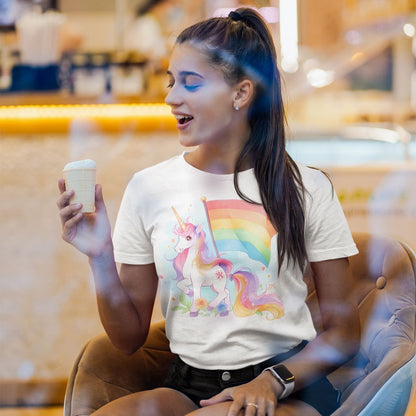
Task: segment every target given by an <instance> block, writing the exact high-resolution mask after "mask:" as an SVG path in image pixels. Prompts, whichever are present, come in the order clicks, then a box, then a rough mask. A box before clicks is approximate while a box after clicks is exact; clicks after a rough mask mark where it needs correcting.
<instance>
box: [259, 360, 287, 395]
mask: <svg viewBox="0 0 416 416" xmlns="http://www.w3.org/2000/svg"><path fill="white" fill-rule="evenodd" d="M265 371H270V372H271V373H272V375H273V377H274V378H275V379H277V380H278V381H279V383H280V384H281V385H282V386H283V392H282V394H281V395H280V396H279V397H278V398H279V399H284V398H286V397H288V396H289V395H290V394H291V393H292V392H293V390H294V388H295V376H294V375H293V374H292V373H291V372H290V371H289V370H288V369H287V367H285V366H284V365H283V364H277V365H274V366H271V367H267V368H265V369H264V370H263V371H262V373H264V372H265Z"/></svg>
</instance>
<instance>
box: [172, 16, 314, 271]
mask: <svg viewBox="0 0 416 416" xmlns="http://www.w3.org/2000/svg"><path fill="white" fill-rule="evenodd" d="M184 42H190V43H192V44H194V45H196V46H197V47H199V48H203V50H204V51H205V52H206V53H207V55H208V56H209V58H210V59H211V61H212V63H213V64H215V65H218V66H220V67H221V69H222V70H223V73H224V77H225V80H226V81H227V82H229V83H230V85H233V84H235V83H238V82H239V81H241V80H242V79H243V78H244V77H248V78H249V79H251V80H252V81H253V83H254V85H255V95H254V99H253V102H252V103H251V105H250V108H249V112H248V121H249V125H250V128H251V132H250V137H249V139H248V140H247V142H246V143H245V144H244V147H243V149H242V151H241V153H240V155H239V157H238V160H237V163H236V166H235V175H234V185H235V188H236V191H237V193H238V195H239V196H240V197H241V198H242V199H244V200H246V201H248V202H251V203H255V202H254V201H252V200H251V199H249V198H248V197H247V196H246V195H244V194H243V192H242V191H241V189H240V187H239V185H238V173H239V172H240V171H241V170H242V167H243V166H245V165H246V164H247V163H248V164H250V165H252V166H253V168H254V173H255V176H256V179H257V182H258V185H259V190H260V196H261V201H262V204H263V206H264V209H265V211H266V213H267V215H268V217H269V219H270V221H271V223H272V224H273V226H274V227H275V229H276V230H277V253H278V264H279V269H280V267H282V265H283V263H284V261H288V262H290V261H293V262H294V263H297V264H299V266H300V267H304V265H305V264H306V261H307V253H306V244H305V230H304V229H305V215H304V194H305V188H304V186H303V183H302V178H301V174H300V172H299V169H298V167H297V165H296V163H295V162H294V161H293V160H292V158H291V157H290V156H289V154H288V153H287V152H286V137H285V126H286V118H285V111H284V106H283V99H282V92H281V80H280V73H279V70H278V66H277V57H276V50H275V47H274V43H273V38H272V36H271V34H270V31H269V29H268V27H267V25H266V23H265V22H264V20H263V18H262V17H261V15H260V14H259V13H257V12H256V11H255V10H253V9H250V8H239V9H237V10H235V11H234V12H231V13H230V15H229V16H228V17H226V18H225V17H222V18H221V17H219V18H211V19H208V20H205V21H203V22H199V23H196V24H195V25H193V26H190V27H189V28H187V29H185V30H184V31H183V32H182V33H181V34H180V35H179V37H178V39H177V43H178V44H181V43H184Z"/></svg>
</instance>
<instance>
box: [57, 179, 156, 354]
mask: <svg viewBox="0 0 416 416" xmlns="http://www.w3.org/2000/svg"><path fill="white" fill-rule="evenodd" d="M58 185H59V189H60V192H61V196H60V198H59V199H58V202H57V205H58V208H59V210H60V217H61V222H62V238H63V239H64V240H65V241H66V242H68V243H70V244H72V245H73V246H74V247H76V248H77V249H78V250H79V251H81V252H82V253H84V254H85V255H87V256H88V258H89V262H90V266H91V270H92V272H93V276H94V283H95V290H96V296H97V305H98V311H99V314H100V319H101V322H102V324H103V327H104V329H105V331H106V332H107V334H108V336H109V338H110V340H111V341H112V343H113V344H114V345H115V346H116V347H117V348H118V349H119V350H121V351H122V352H124V353H126V354H131V353H133V352H135V351H136V350H137V349H138V348H140V346H141V345H142V344H143V343H144V341H145V340H146V337H147V333H148V329H149V325H150V321H151V316H152V310H153V304H154V300H155V297H156V290H157V284H158V278H157V274H156V270H155V266H154V264H147V265H124V264H123V265H121V267H120V274H119V273H118V271H117V267H116V263H115V260H114V254H113V243H112V239H111V227H110V223H109V220H108V216H107V210H106V208H105V204H104V200H103V195H102V190H101V186H100V185H97V186H96V195H95V207H96V209H95V212H94V213H93V214H87V215H84V214H82V213H81V212H80V209H81V205H80V204H70V199H71V197H72V195H73V191H71V190H69V191H66V189H65V183H64V181H63V180H62V179H61V180H59V182H58Z"/></svg>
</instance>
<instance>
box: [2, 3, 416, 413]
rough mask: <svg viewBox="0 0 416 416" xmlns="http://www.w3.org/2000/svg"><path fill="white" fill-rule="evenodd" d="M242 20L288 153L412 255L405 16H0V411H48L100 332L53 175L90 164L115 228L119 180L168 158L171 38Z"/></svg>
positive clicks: (410, 78)
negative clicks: (283, 119) (279, 97)
mask: <svg viewBox="0 0 416 416" xmlns="http://www.w3.org/2000/svg"><path fill="white" fill-rule="evenodd" d="M241 5H248V6H251V7H255V8H257V9H258V10H259V11H260V12H261V13H262V15H263V16H264V17H265V19H266V20H267V21H268V23H269V25H270V29H271V30H272V33H273V36H274V39H275V42H276V48H277V51H278V55H279V65H280V68H281V73H282V77H283V88H284V97H285V101H286V106H287V116H288V125H289V128H288V133H289V143H288V151H289V153H290V154H291V155H292V156H293V157H294V158H295V160H297V161H299V162H302V163H306V164H308V165H313V166H317V167H319V168H323V169H325V170H326V171H327V172H328V173H329V174H330V175H331V178H332V180H333V183H334V186H335V189H336V191H337V194H338V196H339V198H340V200H341V203H342V206H343V208H344V211H345V214H346V216H347V219H348V221H349V224H350V227H351V229H352V230H366V231H370V232H378V233H383V234H388V235H393V236H395V237H397V238H400V239H401V240H403V241H405V242H407V243H408V244H409V245H410V246H411V247H413V248H415V247H416V192H415V190H416V185H415V184H416V170H415V166H416V142H415V134H416V72H415V70H416V66H415V55H416V41H415V33H416V0H297V1H296V0H270V1H267V0H258V1H243V0H241V1H237V0H229V1H227V0H161V1H149V0H88V1H85V0H0V293H1V301H0V351H1V355H0V407H1V406H16V405H38V404H54V403H55V404H59V403H61V402H62V398H63V392H64V389H65V383H66V380H67V377H68V375H69V373H70V370H71V367H72V365H73V363H74V360H75V358H76V355H77V354H78V352H79V350H80V349H81V347H82V346H83V344H84V343H85V342H86V341H87V340H88V339H89V338H91V337H92V336H94V335H96V334H98V333H101V332H102V331H103V330H102V327H101V325H100V323H99V320H98V314H97V310H96V305H95V296H94V290H93V283H92V279H91V276H90V272H89V268H88V262H87V259H86V258H84V257H83V256H82V255H80V254H78V253H77V252H76V251H75V250H74V249H73V248H72V247H70V246H69V245H67V244H65V243H64V242H63V241H62V240H61V236H60V235H61V229H60V223H59V218H58V211H57V208H56V199H57V198H58V190H57V179H58V178H59V177H60V176H61V175H62V168H63V167H64V165H65V164H66V163H67V162H68V161H70V160H77V159H84V158H91V159H94V160H95V161H96V163H97V177H98V181H99V182H100V183H102V184H103V189H104V197H105V199H106V202H107V206H108V211H109V215H110V220H111V222H112V224H114V221H115V217H116V215H117V210H118V207H119V203H120V200H121V197H122V194H123V191H124V188H125V186H126V185H127V182H128V181H129V179H130V178H131V176H132V175H133V173H134V172H136V171H137V170H140V169H142V168H144V167H146V166H149V165H151V164H154V163H156V162H158V161H161V160H163V159H166V158H168V157H170V156H173V155H175V154H177V153H179V152H181V151H182V149H181V148H180V146H179V145H178V143H177V140H176V132H175V125H176V122H175V120H174V119H173V117H172V116H171V115H170V111H169V109H168V108H167V107H166V106H165V105H164V104H163V102H164V96H165V94H166V86H167V77H166V69H167V65H168V59H169V54H170V50H171V48H172V45H173V43H174V40H175V37H176V35H177V34H178V33H179V32H180V30H181V29H183V28H184V27H186V26H188V25H189V24H191V23H193V22H196V21H198V20H200V19H202V18H205V17H210V16H214V15H226V14H228V12H229V11H230V10H232V9H233V8H235V7H238V6H241ZM159 319H162V317H161V314H160V311H159V308H158V305H156V308H155V311H154V320H159Z"/></svg>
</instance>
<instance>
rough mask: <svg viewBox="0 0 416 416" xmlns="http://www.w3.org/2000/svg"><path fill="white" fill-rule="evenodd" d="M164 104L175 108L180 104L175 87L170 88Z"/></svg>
mask: <svg viewBox="0 0 416 416" xmlns="http://www.w3.org/2000/svg"><path fill="white" fill-rule="evenodd" d="M165 103H166V104H167V105H169V106H177V105H179V104H180V103H181V98H180V96H179V94H178V91H177V89H176V88H175V86H172V87H171V89H170V90H169V92H168V94H167V95H166V98H165Z"/></svg>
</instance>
